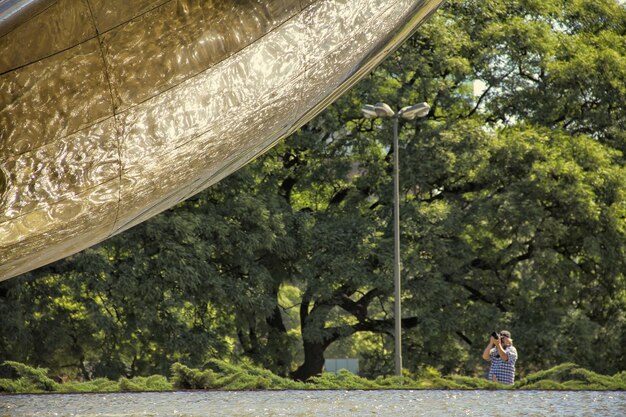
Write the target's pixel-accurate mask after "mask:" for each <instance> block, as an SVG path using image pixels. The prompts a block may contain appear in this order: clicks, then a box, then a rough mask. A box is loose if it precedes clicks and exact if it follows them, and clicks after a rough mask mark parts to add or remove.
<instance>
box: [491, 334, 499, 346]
mask: <svg viewBox="0 0 626 417" xmlns="http://www.w3.org/2000/svg"><path fill="white" fill-rule="evenodd" d="M498 340H500V339H496V338H495V337H493V336H490V337H489V342H490V343H491V344H492V345H494V346H495V345H496V343H497V342H498Z"/></svg>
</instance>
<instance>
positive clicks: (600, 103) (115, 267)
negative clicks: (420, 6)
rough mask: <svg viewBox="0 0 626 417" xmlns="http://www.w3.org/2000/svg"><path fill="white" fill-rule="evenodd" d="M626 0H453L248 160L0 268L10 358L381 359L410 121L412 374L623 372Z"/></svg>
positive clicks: (385, 368)
mask: <svg viewBox="0 0 626 417" xmlns="http://www.w3.org/2000/svg"><path fill="white" fill-rule="evenodd" d="M625 40H626V8H625V7H624V6H623V5H620V4H619V3H618V2H617V1H615V0H576V1H565V0H542V1H535V0H517V1H505V0H487V1H470V0H449V1H447V2H446V3H445V5H444V6H443V7H442V8H441V9H440V10H439V11H438V12H437V13H436V14H435V15H434V16H433V18H432V19H431V20H430V21H429V22H428V23H426V24H425V25H423V26H422V27H421V28H420V30H419V31H418V33H417V34H416V35H414V36H413V37H412V38H411V39H409V40H408V41H407V42H406V43H405V44H404V45H403V46H402V47H401V48H400V49H399V50H398V51H396V53H394V54H393V55H392V56H391V57H390V58H389V59H387V60H386V61H385V62H384V63H383V64H382V65H381V66H380V67H379V68H378V69H377V70H376V71H375V72H374V73H373V74H371V75H370V76H369V77H367V78H366V79H365V80H363V81H362V82H360V83H359V84H358V85H357V86H355V87H354V88H353V89H352V90H350V91H349V92H348V93H346V94H345V95H344V96H343V97H341V98H340V99H339V100H338V101H337V102H336V103H335V104H333V105H332V106H331V107H330V108H329V109H327V110H326V111H325V112H324V113H322V114H321V115H320V116H318V117H317V118H316V119H314V120H313V121H311V122H310V123H308V124H307V125H306V126H304V127H303V128H302V129H301V130H300V131H298V132H297V133H296V134H294V135H293V136H292V137H290V138H288V139H287V140H285V141H284V142H281V143H280V144H278V145H277V146H276V147H275V148H274V149H272V150H271V151H269V152H267V153H266V154H265V155H263V156H262V157H260V158H259V159H257V160H256V161H254V162H253V163H251V164H249V165H248V166H247V167H245V168H244V169H242V170H240V171H239V172H237V173H235V174H234V175H232V176H230V177H228V178H227V179H225V180H223V181H222V182H221V183H219V184H218V185H216V186H215V187H212V188H210V189H208V190H206V191H205V192H202V193H200V194H198V195H197V196H195V197H193V198H191V199H189V200H187V201H185V202H183V203H181V204H179V205H178V206H177V207H176V208H175V209H172V210H169V211H167V212H165V213H163V214H161V215H159V216H157V217H156V218H154V219H152V220H150V221H148V222H146V223H144V224H142V225H139V226H137V227H135V228H133V229H131V230H129V231H128V232H126V233H124V234H122V235H120V236H117V237H115V238H113V239H111V240H109V241H106V242H104V243H102V244H101V245H99V246H97V247H94V248H92V249H89V250H86V251H84V252H82V253H81V254H78V255H75V256H73V257H71V258H68V259H66V260H63V261H60V262H57V263H56V264H53V265H50V266H47V267H44V268H42V269H40V270H38V271H35V272H33V273H31V274H28V275H26V276H23V277H20V278H16V279H12V280H10V281H7V282H4V283H1V284H0V327H1V328H2V332H1V334H0V358H6V359H11V360H18V361H23V362H27V363H31V364H34V365H40V366H47V367H50V368H52V369H55V370H57V371H58V373H64V372H67V373H72V372H78V373H80V374H82V375H83V376H84V377H86V378H88V377H92V376H99V375H106V376H118V375H127V376H135V375H147V374H149V373H154V372H161V373H164V374H165V373H167V372H168V369H169V366H170V365H171V364H172V363H173V362H176V361H178V362H182V363H186V364H189V365H191V366H200V365H202V364H203V363H204V362H206V361H207V360H208V359H210V358H215V357H219V358H230V359H233V360H236V359H237V358H241V357H248V358H250V359H252V360H253V361H255V362H256V363H257V364H260V365H262V366H264V367H267V368H268V369H271V370H273V371H275V372H277V373H279V374H283V375H287V374H291V375H292V376H293V377H295V378H298V379H306V378H307V377H309V376H311V375H314V374H316V373H318V372H320V371H321V369H322V366H323V360H324V354H325V353H326V354H327V356H328V355H340V356H341V357H348V356H350V357H359V358H360V359H361V368H362V371H363V374H364V375H370V376H372V375H377V374H381V373H390V372H391V370H392V358H393V355H392V354H391V352H392V345H393V339H392V337H391V334H392V328H393V312H392V304H393V300H392V298H391V297H392V291H393V279H392V275H393V272H392V271H393V264H392V262H393V251H392V248H393V239H392V235H393V234H392V229H391V227H392V204H391V203H392V198H393V197H392V187H391V184H392V177H391V170H392V165H391V164H392V160H391V157H392V151H393V150H392V148H391V125H390V123H389V122H388V121H384V120H367V119H363V118H362V117H361V114H360V109H361V107H362V106H363V105H364V104H366V103H374V102H378V101H383V102H386V103H388V104H390V105H391V106H392V107H395V108H400V107H402V106H405V105H409V104H414V103H416V102H421V101H427V102H428V103H430V105H431V106H432V110H431V113H430V114H429V116H428V117H427V118H425V119H419V120H416V121H411V122H404V123H403V124H402V125H401V129H400V149H399V152H400V172H401V181H400V188H401V201H400V204H401V221H402V223H401V224H402V235H401V248H402V264H403V269H402V277H403V293H402V297H403V326H404V328H405V332H404V339H403V345H404V349H405V352H404V359H405V363H404V365H405V367H406V368H408V369H409V370H411V371H419V370H420V369H422V368H423V367H426V366H431V367H436V368H438V369H440V370H441V371H442V372H443V373H451V372H458V373H463V374H475V375H479V374H481V373H482V372H483V370H484V365H482V364H481V363H480V353H481V352H482V349H483V348H484V346H485V345H486V342H487V335H488V334H489V333H490V332H491V331H493V330H499V329H501V328H507V329H509V330H511V332H512V333H513V337H514V339H515V344H516V345H517V347H518V350H519V352H520V360H519V362H518V369H519V370H520V372H522V373H526V372H529V371H533V370H537V369H541V368H546V367H550V366H553V365H555V364H558V363H562V362H576V363H578V364H579V365H581V366H584V367H587V368H589V369H592V370H595V371H598V372H602V373H614V372H617V371H619V370H624V369H626V357H625V353H624V348H623V346H624V345H626V340H625V337H626V316H625V311H626V286H625V277H624V274H625V271H626V261H625V259H626V168H625V162H626V159H625V157H624V152H625V151H626V134H625V131H626V130H625V117H626V42H625Z"/></svg>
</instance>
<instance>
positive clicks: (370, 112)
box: [361, 104, 378, 119]
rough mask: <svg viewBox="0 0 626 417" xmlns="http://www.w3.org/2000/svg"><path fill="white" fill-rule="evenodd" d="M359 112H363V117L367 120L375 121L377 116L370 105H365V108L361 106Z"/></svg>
mask: <svg viewBox="0 0 626 417" xmlns="http://www.w3.org/2000/svg"><path fill="white" fill-rule="evenodd" d="M361 111H362V112H363V116H365V117H366V118H367V119H375V118H377V117H378V114H376V109H375V108H374V106H372V105H371V104H366V105H365V106H363V108H362V109H361Z"/></svg>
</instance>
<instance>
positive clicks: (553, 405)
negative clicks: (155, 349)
mask: <svg viewBox="0 0 626 417" xmlns="http://www.w3.org/2000/svg"><path fill="white" fill-rule="evenodd" d="M485 415H489V416H506V417H514V416H559V417H560V416H619V417H623V416H625V415H626V391H608V392H607V391H523V390H519V391H506V390H503V391H453V390H441V391H438V390H427V391H420V390H388V391H382V390H376V391H176V392H160V393H114V394H42V395H2V396H0V416H1V417H9V416H11V417H13V416H55V417H56V416H81V417H92V416H93V417H95V416H98V417H105V416H106V417H113V416H115V417H119V416H181V417H182V416H186V417H192V416H193V417H204V416H241V417H243V416H328V417H340V416H485Z"/></svg>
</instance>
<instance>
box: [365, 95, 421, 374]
mask: <svg viewBox="0 0 626 417" xmlns="http://www.w3.org/2000/svg"><path fill="white" fill-rule="evenodd" d="M362 111H363V115H364V116H365V117H367V118H368V119H375V118H378V117H384V118H392V119H393V149H392V152H393V248H394V249H393V286H394V342H395V356H394V362H395V368H396V375H397V376H402V308H401V307H402V306H401V297H400V295H401V291H400V290H401V281H400V270H401V266H402V264H401V261H400V156H399V154H400V147H399V146H398V123H399V119H400V118H401V117H402V118H403V119H405V120H413V119H415V118H416V117H426V115H428V112H429V111H430V106H429V105H428V104H427V103H419V104H415V105H413V106H407V107H403V108H402V109H401V110H400V111H398V112H394V111H393V110H392V109H391V107H389V106H388V105H387V104H385V103H376V104H375V105H373V106H372V105H371V104H366V105H365V106H364V107H363V109H362Z"/></svg>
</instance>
